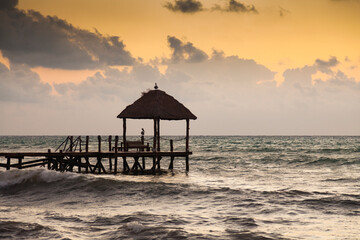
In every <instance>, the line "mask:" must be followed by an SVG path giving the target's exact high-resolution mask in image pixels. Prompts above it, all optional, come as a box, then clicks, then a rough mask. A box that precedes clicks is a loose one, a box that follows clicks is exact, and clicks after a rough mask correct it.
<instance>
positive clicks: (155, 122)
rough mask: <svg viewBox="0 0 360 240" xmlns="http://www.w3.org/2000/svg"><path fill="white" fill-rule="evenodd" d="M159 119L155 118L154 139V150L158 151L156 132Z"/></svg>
mask: <svg viewBox="0 0 360 240" xmlns="http://www.w3.org/2000/svg"><path fill="white" fill-rule="evenodd" d="M156 125H157V121H156V119H154V141H153V151H154V152H156V138H157V135H156V132H157V130H156V129H157V127H156Z"/></svg>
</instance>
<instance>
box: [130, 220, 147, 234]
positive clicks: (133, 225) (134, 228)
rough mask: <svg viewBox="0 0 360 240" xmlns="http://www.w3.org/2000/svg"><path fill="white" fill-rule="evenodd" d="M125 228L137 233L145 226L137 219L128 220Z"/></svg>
mask: <svg viewBox="0 0 360 240" xmlns="http://www.w3.org/2000/svg"><path fill="white" fill-rule="evenodd" d="M126 228H127V229H128V230H130V231H131V232H133V233H139V232H141V231H143V230H144V229H145V226H144V225H142V224H141V223H139V222H138V221H134V222H129V223H127V224H126Z"/></svg>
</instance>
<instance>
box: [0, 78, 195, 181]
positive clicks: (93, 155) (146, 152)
mask: <svg viewBox="0 0 360 240" xmlns="http://www.w3.org/2000/svg"><path fill="white" fill-rule="evenodd" d="M154 88H155V89H154V90H149V91H148V92H144V93H142V96H141V97H140V98H139V99H138V100H136V101H135V102H134V103H133V104H131V105H129V106H127V107H126V108H125V109H124V110H123V111H122V112H121V113H120V114H119V115H118V116H117V118H120V119H122V120H123V121H122V126H123V135H122V141H121V142H120V140H119V137H118V136H115V137H114V138H112V136H109V138H108V139H107V140H106V142H107V143H108V148H107V151H103V149H102V147H101V145H102V143H103V141H102V139H101V136H98V139H97V144H98V147H97V149H96V150H95V151H94V150H90V149H89V136H86V137H85V140H84V139H83V138H81V137H80V136H79V137H77V138H76V139H74V137H73V136H69V137H67V138H66V139H65V140H64V142H62V143H61V144H60V145H59V147H58V148H57V149H55V151H51V149H48V150H47V151H44V152H18V153H11V152H0V167H3V168H6V169H7V170H10V169H11V168H17V169H25V168H30V167H37V166H44V167H45V166H46V167H47V168H48V169H50V170H56V171H70V172H73V171H77V172H79V173H80V172H85V173H113V174H117V173H118V172H119V166H118V163H119V161H122V172H123V173H135V174H137V173H146V172H149V171H150V172H151V173H156V172H160V171H161V168H160V166H161V164H160V163H161V160H162V158H164V157H169V158H170V163H169V167H168V169H170V170H172V169H173V167H174V160H175V158H179V157H181V158H185V168H186V171H189V155H191V154H192V152H191V151H190V148H189V130H190V119H192V120H196V119H197V118H196V116H195V115H194V114H192V113H191V112H190V110H189V109H187V108H186V107H185V106H184V105H183V104H181V103H180V102H178V101H177V100H176V99H175V98H174V97H172V96H170V95H168V94H166V93H165V92H164V91H161V90H159V89H158V86H157V85H156V84H155V87H154ZM127 119H150V120H153V122H154V136H153V137H152V138H151V140H152V146H150V143H145V139H144V130H143V129H142V133H141V137H140V139H139V140H137V141H129V140H128V139H127V136H126V132H127V127H126V122H127ZM160 120H167V121H174V120H185V121H186V129H185V138H184V139H183V140H185V149H184V151H174V144H173V142H174V140H170V144H169V145H170V148H169V150H168V151H164V150H162V149H161V146H160V145H161V144H160V143H161V141H160V139H161V136H160ZM129 159H131V160H132V163H133V164H132V165H131V167H130V165H129ZM148 159H150V160H151V164H150V166H151V168H148V169H147V168H146V166H147V165H146V160H148ZM120 168H121V167H120Z"/></svg>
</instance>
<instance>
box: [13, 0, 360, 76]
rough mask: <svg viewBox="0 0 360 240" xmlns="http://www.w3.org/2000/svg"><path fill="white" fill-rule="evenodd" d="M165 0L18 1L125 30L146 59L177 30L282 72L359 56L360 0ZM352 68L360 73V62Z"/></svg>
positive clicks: (85, 23) (80, 22)
mask: <svg viewBox="0 0 360 240" xmlns="http://www.w3.org/2000/svg"><path fill="white" fill-rule="evenodd" d="M166 2H167V1H158V0H156V1H148V0H136V1H133V0H122V1H118V0H102V1H96V0H76V1H72V0H62V1H47V0H26V1H20V3H19V8H23V9H35V10H37V11H39V12H41V13H42V14H44V15H56V16H58V17H59V18H63V19H66V20H67V21H68V22H69V23H71V24H73V25H75V26H77V27H80V28H85V29H89V30H93V29H95V28H96V29H97V30H98V31H99V32H101V33H103V34H109V35H116V36H120V38H121V39H122V40H123V41H124V43H125V44H126V47H127V49H128V50H129V51H130V52H131V53H132V54H133V55H134V56H135V57H141V58H143V59H144V60H145V61H148V60H150V59H153V58H155V57H164V56H168V55H169V54H170V49H169V48H168V46H167V41H166V38H167V36H168V35H173V36H177V37H180V38H181V39H186V40H187V41H190V42H192V43H193V44H194V45H195V46H197V47H198V48H200V49H202V50H203V51H205V52H207V53H208V54H211V52H212V50H213V49H217V50H222V51H224V52H225V54H226V55H238V56H239V57H241V58H248V59H254V60H255V61H257V62H259V63H260V64H264V65H265V66H267V67H269V68H271V69H272V70H274V71H277V72H281V71H283V70H284V69H286V68H294V67H301V66H304V65H306V64H312V63H313V62H314V61H315V59H317V58H321V59H327V58H329V57H330V56H336V57H337V58H338V59H340V60H341V61H342V60H344V59H345V58H346V57H347V58H348V59H350V60H352V61H353V64H356V65H359V64H360V45H359V40H360V14H358V13H359V11H360V2H359V1H351V0H349V1H346V0H344V1H335V0H333V1H332V0H317V1H311V0H304V1H298V0H288V1H282V0H273V1H268V0H257V1H243V2H244V3H245V4H254V5H255V6H256V8H257V9H258V12H259V14H252V13H243V14H237V13H223V12H214V11H210V10H208V11H203V12H200V13H196V14H183V13H173V12H170V11H169V10H167V9H166V8H164V7H163V5H164V4H165V3H166ZM215 3H219V1H214V0H212V1H204V3H203V5H204V7H205V8H207V9H210V8H211V7H212V6H213V5H214V4H215ZM220 3H222V4H225V2H224V1H222V2H221V1H220ZM281 9H282V11H283V16H280V10H281ZM344 67H345V66H344ZM37 72H40V73H41V71H37ZM347 72H349V74H350V75H351V76H353V77H356V79H357V81H359V79H360V72H359V71H358V70H357V69H355V68H353V69H352V70H350V69H347ZM80 75H81V74H80ZM44 76H45V75H44Z"/></svg>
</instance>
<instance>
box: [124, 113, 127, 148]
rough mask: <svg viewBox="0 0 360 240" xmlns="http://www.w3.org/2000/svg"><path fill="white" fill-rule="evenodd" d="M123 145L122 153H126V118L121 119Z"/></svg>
mask: <svg viewBox="0 0 360 240" xmlns="http://www.w3.org/2000/svg"><path fill="white" fill-rule="evenodd" d="M123 143H124V151H125V152H126V151H127V146H126V118H123Z"/></svg>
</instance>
